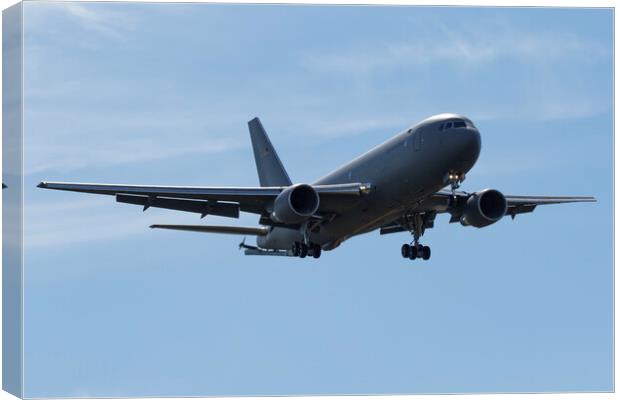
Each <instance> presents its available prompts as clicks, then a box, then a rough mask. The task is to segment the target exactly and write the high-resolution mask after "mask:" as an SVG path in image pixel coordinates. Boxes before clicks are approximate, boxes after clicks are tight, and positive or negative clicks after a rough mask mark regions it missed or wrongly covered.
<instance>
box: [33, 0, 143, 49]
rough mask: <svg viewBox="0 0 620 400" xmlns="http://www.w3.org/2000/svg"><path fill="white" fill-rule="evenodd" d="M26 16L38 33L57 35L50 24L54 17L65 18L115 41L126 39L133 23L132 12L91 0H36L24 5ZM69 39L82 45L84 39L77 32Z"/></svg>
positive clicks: (88, 30)
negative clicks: (114, 8)
mask: <svg viewBox="0 0 620 400" xmlns="http://www.w3.org/2000/svg"><path fill="white" fill-rule="evenodd" d="M117 9H118V8H117ZM118 10H120V9H118ZM26 16H27V21H28V23H29V25H30V24H33V25H35V24H36V26H37V31H38V32H41V33H46V34H48V35H50V34H52V35H54V36H56V37H58V35H56V33H57V32H58V31H57V30H56V28H55V27H54V26H53V25H52V24H50V23H49V21H53V20H54V19H55V18H64V19H65V20H67V21H68V22H69V23H73V24H75V25H77V26H78V27H79V29H80V30H82V31H86V32H93V33H96V34H98V35H101V36H104V37H106V38H108V39H115V40H122V39H125V38H126V34H127V33H129V32H131V31H132V30H133V29H134V28H135V26H136V17H135V15H132V14H130V13H126V12H122V11H117V10H113V9H112V8H111V7H109V6H108V5H106V4H105V3H99V4H98V3H94V2H93V3H79V2H71V1H60V2H54V1H50V2H36V3H33V4H27V7H26ZM70 39H73V40H76V42H80V43H82V44H85V42H83V41H80V39H81V38H80V36H79V35H75V36H72V37H71V38H70ZM88 43H90V44H92V43H94V42H88Z"/></svg>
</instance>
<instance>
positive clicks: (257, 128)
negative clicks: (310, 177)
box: [248, 118, 291, 186]
mask: <svg viewBox="0 0 620 400" xmlns="http://www.w3.org/2000/svg"><path fill="white" fill-rule="evenodd" d="M248 127H249V128H250V137H251V138H252V148H253V149H254V159H255V160H256V170H257V171H258V179H259V181H260V185H261V186H289V185H291V178H289V177H288V174H287V173H286V170H285V169H284V166H283V165H282V161H280V157H278V153H276V150H275V149H274V148H273V145H272V144H271V141H270V140H269V137H268V136H267V132H265V128H263V124H261V123H260V120H259V119H258V118H254V119H253V120H251V121H250V122H248Z"/></svg>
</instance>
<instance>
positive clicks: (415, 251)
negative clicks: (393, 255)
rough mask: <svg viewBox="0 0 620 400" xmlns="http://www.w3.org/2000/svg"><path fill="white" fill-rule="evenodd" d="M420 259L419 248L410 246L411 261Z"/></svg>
mask: <svg viewBox="0 0 620 400" xmlns="http://www.w3.org/2000/svg"><path fill="white" fill-rule="evenodd" d="M417 257H418V247H417V246H409V259H410V260H415V259H416V258H417Z"/></svg>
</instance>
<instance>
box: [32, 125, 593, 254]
mask: <svg viewBox="0 0 620 400" xmlns="http://www.w3.org/2000/svg"><path fill="white" fill-rule="evenodd" d="M248 127H249V131H250V137H251V141H252V147H253V152H254V158H255V161H256V168H257V170H258V178H259V182H260V187H209V186H144V185H123V184H96V183H94V184H93V183H65V182H45V181H44V182H41V183H40V184H39V185H38V187H40V188H45V189H54V190H68V191H73V192H84V193H94V194H104V195H112V196H115V197H116V201H117V202H119V203H127V204H134V205H140V206H142V207H143V211H146V210H147V209H149V208H150V207H157V208H164V209H170V210H177V211H185V212H192V213H197V214H199V215H200V217H201V218H204V217H205V216H207V215H216V216H221V217H230V218H239V214H240V212H247V213H253V214H258V215H259V216H260V217H259V221H258V224H259V225H258V226H255V227H247V226H220V225H159V224H158V225H151V228H154V229H172V230H179V231H191V232H211V233H227V234H238V235H251V236H256V245H248V244H246V243H245V238H244V239H243V241H242V242H241V244H240V245H239V248H240V249H244V250H245V254H246V255H268V256H290V257H300V258H305V257H307V256H308V257H309V256H312V257H313V258H319V257H320V256H321V252H322V251H329V250H334V249H336V248H337V247H338V246H340V245H341V244H342V243H343V242H344V241H345V240H347V239H350V238H352V237H354V236H356V235H361V234H365V233H369V232H372V231H375V230H379V233H380V234H381V235H385V234H391V233H396V232H409V233H410V234H411V235H412V237H413V240H412V241H411V242H410V243H405V244H403V245H402V246H401V249H400V253H401V255H402V257H404V258H408V259H411V260H415V259H416V258H417V259H423V260H428V259H430V257H431V249H430V247H429V246H425V245H422V244H420V239H421V237H422V236H423V235H424V232H425V230H426V229H429V228H433V226H434V221H435V217H436V216H437V214H444V213H447V214H450V223H456V222H459V223H460V224H461V225H464V226H471V227H475V228H483V227H486V226H489V225H491V224H494V223H496V222H498V221H499V220H500V219H502V218H503V217H504V216H510V217H511V218H512V219H514V218H515V216H516V215H518V214H524V213H530V212H532V211H534V209H535V208H536V207H538V206H539V205H547V204H560V203H573V202H594V201H596V199H595V198H594V197H585V196H579V197H574V196H573V197H566V196H513V195H504V194H503V193H502V192H500V191H499V190H496V189H483V190H479V191H476V192H471V193H468V192H465V191H461V190H458V189H459V188H460V185H461V184H462V182H463V181H464V180H465V177H466V174H467V173H468V172H469V171H470V170H471V168H472V167H473V166H474V164H475V163H476V161H477V159H478V156H479V154H480V149H481V139H480V132H479V131H478V129H477V128H476V126H475V125H474V123H473V122H472V121H471V120H470V119H469V118H467V117H465V116H462V115H458V114H438V115H434V116H431V117H429V118H426V119H424V120H423V121H421V122H419V123H417V124H414V125H412V126H410V127H408V128H406V129H405V130H403V131H402V132H399V133H398V134H396V135H395V136H393V137H392V138H391V139H389V140H387V141H385V142H384V143H382V144H380V145H378V146H376V147H374V148H372V149H371V150H369V151H368V152H366V153H364V154H362V155H360V156H359V157H357V158H355V159H353V160H352V161H350V162H348V163H346V164H344V165H343V166H341V167H340V168H338V169H336V170H335V171H333V172H331V173H329V174H327V175H326V176H324V177H322V178H320V179H318V180H316V181H315V182H313V183H295V184H293V183H292V181H291V179H290V177H289V175H288V173H287V172H286V170H285V169H284V166H283V165H282V162H281V161H280V157H278V154H277V153H276V150H275V149H274V147H273V145H272V143H271V141H270V140H269V137H268V136H267V133H266V131H265V129H264V128H263V125H262V123H261V121H260V120H259V119H258V118H254V119H252V120H251V121H249V122H248ZM448 186H449V189H446V188H447V187H448Z"/></svg>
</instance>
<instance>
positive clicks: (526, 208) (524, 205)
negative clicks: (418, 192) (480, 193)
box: [431, 190, 596, 222]
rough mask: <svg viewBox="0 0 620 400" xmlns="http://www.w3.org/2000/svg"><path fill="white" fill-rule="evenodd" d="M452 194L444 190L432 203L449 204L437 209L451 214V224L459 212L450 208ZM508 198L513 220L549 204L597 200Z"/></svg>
mask: <svg viewBox="0 0 620 400" xmlns="http://www.w3.org/2000/svg"><path fill="white" fill-rule="evenodd" d="M451 196H452V193H451V192H450V191H448V190H442V191H439V192H437V193H435V194H434V195H433V196H432V197H433V199H431V202H432V201H435V202H437V200H439V202H440V203H444V204H447V205H448V207H446V208H445V209H444V210H441V209H436V210H435V211H437V212H450V213H451V214H452V219H451V220H450V222H457V221H458V212H455V211H456V210H454V209H452V207H450V206H449V205H450V197H451ZM456 196H457V197H459V198H461V199H463V200H465V199H467V197H468V196H469V193H466V192H460V191H459V192H456ZM504 197H505V198H506V203H507V209H506V215H510V216H511V217H512V218H513V219H514V218H515V216H516V215H517V214H524V213H530V212H532V211H534V209H535V208H536V207H538V206H542V205H547V204H563V203H584V202H595V201H596V199H595V198H594V197H591V196H521V195H504Z"/></svg>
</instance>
